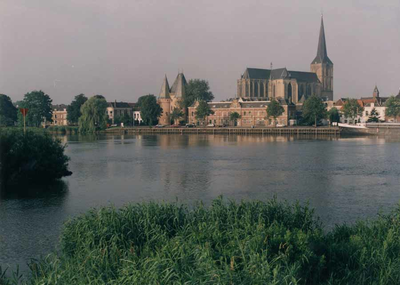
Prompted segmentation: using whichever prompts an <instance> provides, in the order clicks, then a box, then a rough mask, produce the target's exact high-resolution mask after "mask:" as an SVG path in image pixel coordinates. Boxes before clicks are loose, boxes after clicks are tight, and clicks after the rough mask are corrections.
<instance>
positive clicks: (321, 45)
mask: <svg viewBox="0 0 400 285" xmlns="http://www.w3.org/2000/svg"><path fill="white" fill-rule="evenodd" d="M313 63H330V64H333V63H332V61H331V60H330V59H329V57H328V52H327V50H326V40H325V29H324V19H323V17H322V16H321V28H320V30H319V39H318V48H317V56H316V57H315V59H314V60H313V62H312V63H311V64H313Z"/></svg>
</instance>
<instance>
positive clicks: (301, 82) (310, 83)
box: [237, 16, 333, 103]
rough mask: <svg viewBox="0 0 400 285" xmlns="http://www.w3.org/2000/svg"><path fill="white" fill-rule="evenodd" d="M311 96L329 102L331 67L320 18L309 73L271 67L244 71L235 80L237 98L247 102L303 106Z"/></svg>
mask: <svg viewBox="0 0 400 285" xmlns="http://www.w3.org/2000/svg"><path fill="white" fill-rule="evenodd" d="M312 95H316V96H318V97H320V98H322V99H323V100H329V101H331V100H333V63H332V61H331V60H330V59H329V57H328V53H327V48H326V40H325V29H324V20H323V18H322V16H321V27H320V32H319V40H318V47H317V56H316V57H315V59H314V60H313V61H312V62H311V65H310V72H304V71H291V70H287V69H286V68H278V69H272V66H271V68H270V69H259V68H247V69H246V70H245V72H244V73H243V75H242V76H241V78H240V79H238V80H237V97H239V98H243V99H247V100H270V99H272V98H274V99H278V98H282V99H287V100H288V101H290V102H293V103H303V102H304V101H305V100H306V99H307V98H308V97H310V96H312Z"/></svg>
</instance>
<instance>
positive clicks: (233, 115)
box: [229, 112, 241, 126]
mask: <svg viewBox="0 0 400 285" xmlns="http://www.w3.org/2000/svg"><path fill="white" fill-rule="evenodd" d="M240 118H241V116H240V115H239V113H238V112H233V113H231V114H230V115H229V120H230V121H232V122H233V124H234V125H235V126H236V125H237V120H238V119H240Z"/></svg>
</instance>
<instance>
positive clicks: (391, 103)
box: [385, 96, 400, 119]
mask: <svg viewBox="0 0 400 285" xmlns="http://www.w3.org/2000/svg"><path fill="white" fill-rule="evenodd" d="M385 105H386V116H388V117H394V118H396V119H397V117H399V116H400V98H397V97H394V96H392V97H390V98H389V99H388V100H387V101H386V104H385Z"/></svg>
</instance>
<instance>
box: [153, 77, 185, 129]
mask: <svg viewBox="0 0 400 285" xmlns="http://www.w3.org/2000/svg"><path fill="white" fill-rule="evenodd" d="M186 85H187V81H186V78H185V75H184V74H183V73H181V72H180V73H178V76H177V77H176V79H175V82H174V84H173V85H172V87H171V88H170V87H169V84H168V79H167V76H166V75H165V78H164V81H163V84H162V86H161V90H160V94H159V96H158V104H159V105H160V107H161V108H162V109H163V112H162V114H161V117H160V118H159V121H158V122H159V124H162V125H167V126H168V125H171V117H170V115H171V113H172V111H173V110H174V108H179V109H182V108H181V102H182V100H183V98H184V96H185V87H186ZM183 112H184V113H186V110H184V109H183ZM185 115H186V114H185Z"/></svg>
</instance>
